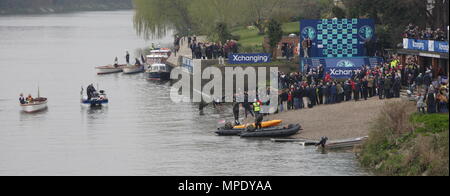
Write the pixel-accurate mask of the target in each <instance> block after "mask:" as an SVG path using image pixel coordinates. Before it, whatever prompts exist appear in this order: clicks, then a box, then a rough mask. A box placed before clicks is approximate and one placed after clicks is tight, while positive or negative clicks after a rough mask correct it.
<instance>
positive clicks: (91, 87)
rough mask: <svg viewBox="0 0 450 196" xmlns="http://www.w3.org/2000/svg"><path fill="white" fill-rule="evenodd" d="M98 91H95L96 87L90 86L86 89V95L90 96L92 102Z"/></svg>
mask: <svg viewBox="0 0 450 196" xmlns="http://www.w3.org/2000/svg"><path fill="white" fill-rule="evenodd" d="M96 91H97V90H95V88H94V85H93V84H90V85H89V86H88V87H87V88H86V93H87V96H88V100H91V98H92V97H93V96H94V92H96Z"/></svg>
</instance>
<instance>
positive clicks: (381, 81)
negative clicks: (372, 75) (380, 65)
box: [377, 78, 385, 99]
mask: <svg viewBox="0 0 450 196" xmlns="http://www.w3.org/2000/svg"><path fill="white" fill-rule="evenodd" d="M384 81H385V79H384V78H379V79H378V84H377V89H378V90H377V91H378V97H379V98H380V99H383V98H385V97H384V96H385V94H384Z"/></svg>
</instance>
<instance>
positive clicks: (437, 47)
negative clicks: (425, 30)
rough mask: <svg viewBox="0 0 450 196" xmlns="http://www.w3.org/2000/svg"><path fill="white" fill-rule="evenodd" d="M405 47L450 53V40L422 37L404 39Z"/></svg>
mask: <svg viewBox="0 0 450 196" xmlns="http://www.w3.org/2000/svg"><path fill="white" fill-rule="evenodd" d="M403 48H404V49H408V50H420V51H427V52H439V53H448V42H443V41H434V40H420V39H406V38H405V39H403Z"/></svg>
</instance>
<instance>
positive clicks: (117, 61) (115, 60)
mask: <svg viewBox="0 0 450 196" xmlns="http://www.w3.org/2000/svg"><path fill="white" fill-rule="evenodd" d="M118 66H119V59H118V58H117V57H116V58H115V59H114V67H118Z"/></svg>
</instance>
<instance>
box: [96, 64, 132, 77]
mask: <svg viewBox="0 0 450 196" xmlns="http://www.w3.org/2000/svg"><path fill="white" fill-rule="evenodd" d="M126 66H127V65H117V66H114V65H105V66H98V67H95V70H96V71H97V74H98V75H105V74H112V73H120V72H122V71H123V68H124V67H126Z"/></svg>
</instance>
